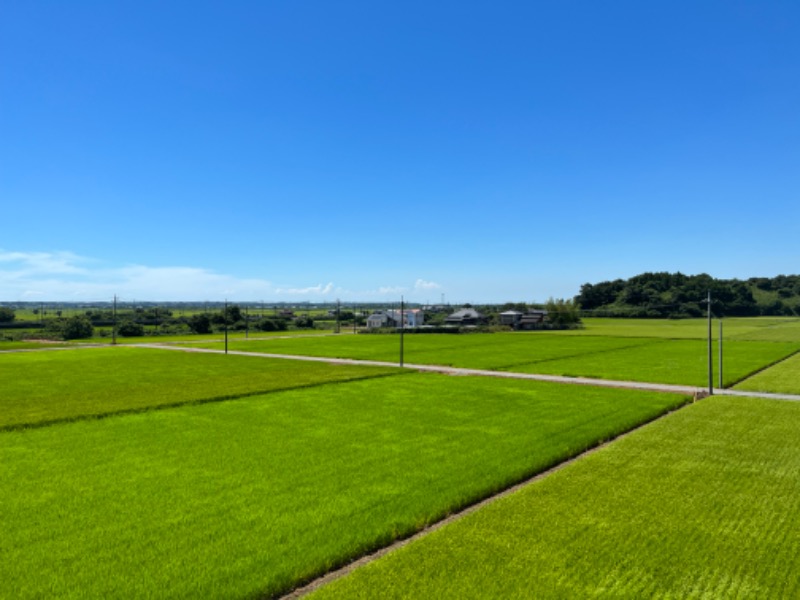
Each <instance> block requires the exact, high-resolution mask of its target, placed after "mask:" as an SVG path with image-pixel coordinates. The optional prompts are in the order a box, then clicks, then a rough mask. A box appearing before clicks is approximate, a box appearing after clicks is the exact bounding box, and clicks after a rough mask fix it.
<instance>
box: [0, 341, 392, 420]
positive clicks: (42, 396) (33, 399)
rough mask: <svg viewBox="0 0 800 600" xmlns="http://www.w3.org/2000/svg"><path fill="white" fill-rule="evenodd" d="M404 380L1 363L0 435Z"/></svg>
mask: <svg viewBox="0 0 800 600" xmlns="http://www.w3.org/2000/svg"><path fill="white" fill-rule="evenodd" d="M392 372H401V371H399V370H398V371H395V370H394V369H388V368H376V367H360V366H349V365H326V364H320V363H300V362H297V361H290V360H279V359H278V360H275V359H266V358H261V357H243V356H231V355H228V356H225V355H221V354H207V353H186V352H179V351H173V350H153V349H145V348H122V347H119V348H85V349H67V350H57V351H52V352H24V353H10V354H2V355H0V429H2V428H8V427H20V426H25V425H36V424H41V423H49V422H53V421H59V420H65V419H74V418H80V417H84V416H97V415H104V414H109V413H115V412H120V411H130V410H140V409H145V408H151V407H155V406H164V405H170V404H182V403H187V402H199V401H208V400H214V399H220V398H231V397H235V396H243V395H248V394H256V393H262V392H269V391H274V390H280V389H290V388H295V387H302V386H308V385H317V384H320V383H327V382H332V381H347V380H350V379H358V378H362V377H373V376H378V375H382V374H386V373H392Z"/></svg>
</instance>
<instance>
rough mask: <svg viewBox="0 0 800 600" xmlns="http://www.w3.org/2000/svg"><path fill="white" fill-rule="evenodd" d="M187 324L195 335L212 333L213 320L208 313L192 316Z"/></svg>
mask: <svg viewBox="0 0 800 600" xmlns="http://www.w3.org/2000/svg"><path fill="white" fill-rule="evenodd" d="M186 324H187V325H188V326H189V329H191V330H192V331H193V332H194V333H211V318H210V317H209V316H208V315H207V314H206V313H201V314H198V315H192V316H191V317H189V319H188V321H187V322H186Z"/></svg>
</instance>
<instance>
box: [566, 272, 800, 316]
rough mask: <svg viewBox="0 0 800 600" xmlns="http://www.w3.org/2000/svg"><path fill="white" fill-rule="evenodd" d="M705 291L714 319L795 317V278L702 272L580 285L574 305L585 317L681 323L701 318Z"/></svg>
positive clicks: (799, 299)
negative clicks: (743, 277)
mask: <svg viewBox="0 0 800 600" xmlns="http://www.w3.org/2000/svg"><path fill="white" fill-rule="evenodd" d="M709 291H711V310H712V314H713V315H715V316H758V315H771V316H800V275H778V276H777V277H772V278H770V277H752V278H750V279H748V280H746V281H743V280H739V279H714V278H713V277H711V276H710V275H706V274H704V273H703V274H701V275H684V274H682V273H642V274H641V275H636V276H635V277H631V278H630V279H627V280H626V279H616V280H614V281H603V282H600V283H594V284H592V283H586V284H584V285H582V286H581V291H580V293H579V294H578V295H577V296H575V302H576V303H577V304H579V305H580V307H581V310H582V311H584V312H583V314H584V315H585V316H608V317H632V318H641V317H653V318H665V317H666V318H673V319H681V318H689V317H701V316H704V315H706V314H707V312H706V310H707V307H706V298H707V296H708V292H709Z"/></svg>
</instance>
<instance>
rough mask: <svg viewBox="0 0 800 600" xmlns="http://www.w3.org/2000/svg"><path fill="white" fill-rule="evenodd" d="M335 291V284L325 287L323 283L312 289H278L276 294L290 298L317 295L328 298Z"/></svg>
mask: <svg viewBox="0 0 800 600" xmlns="http://www.w3.org/2000/svg"><path fill="white" fill-rule="evenodd" d="M332 291H333V283H328V285H326V286H323V285H322V284H321V283H320V284H318V285H315V286H312V287H304V288H276V289H275V293H276V294H281V295H289V296H306V295H309V294H311V295H316V296H328V295H330V293H331V292H332Z"/></svg>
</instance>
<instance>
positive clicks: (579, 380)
mask: <svg viewBox="0 0 800 600" xmlns="http://www.w3.org/2000/svg"><path fill="white" fill-rule="evenodd" d="M136 346H137V347H139V348H156V349H168V350H176V351H182V352H207V353H211V354H224V353H225V351H224V350H212V349H209V348H187V347H180V346H172V345H170V346H167V345H162V344H136ZM228 354H235V355H237V356H255V357H262V358H278V359H286V360H305V361H309V362H325V363H331V364H338V365H369V366H376V367H400V365H399V364H398V363H393V362H385V361H378V360H358V359H354V358H330V357H323V356H301V355H297V354H267V353H262V352H244V351H242V350H229V351H228ZM403 368H404V369H413V370H415V371H425V372H431V373H444V374H446V375H456V376H458V375H472V376H479V377H499V378H505V379H528V380H531V381H549V382H551V383H565V384H570V385H592V386H597V387H610V388H621V389H628V390H645V391H651V392H666V393H671V394H683V395H687V396H695V397H697V396H702V395H704V394H706V393H707V391H708V390H707V388H700V387H696V386H688V385H670V384H666V383H646V382H642V381H614V380H610V379H593V378H589V377H563V376H560V375H540V374H536V373H515V372H511V371H489V370H486V369H463V368H459V367H444V366H439V365H417V364H412V363H405V364H403ZM714 394H715V395H719V396H746V397H756V398H767V399H770V400H789V401H793V402H800V395H794V394H770V393H766V392H742V391H739V390H728V389H718V388H714Z"/></svg>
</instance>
